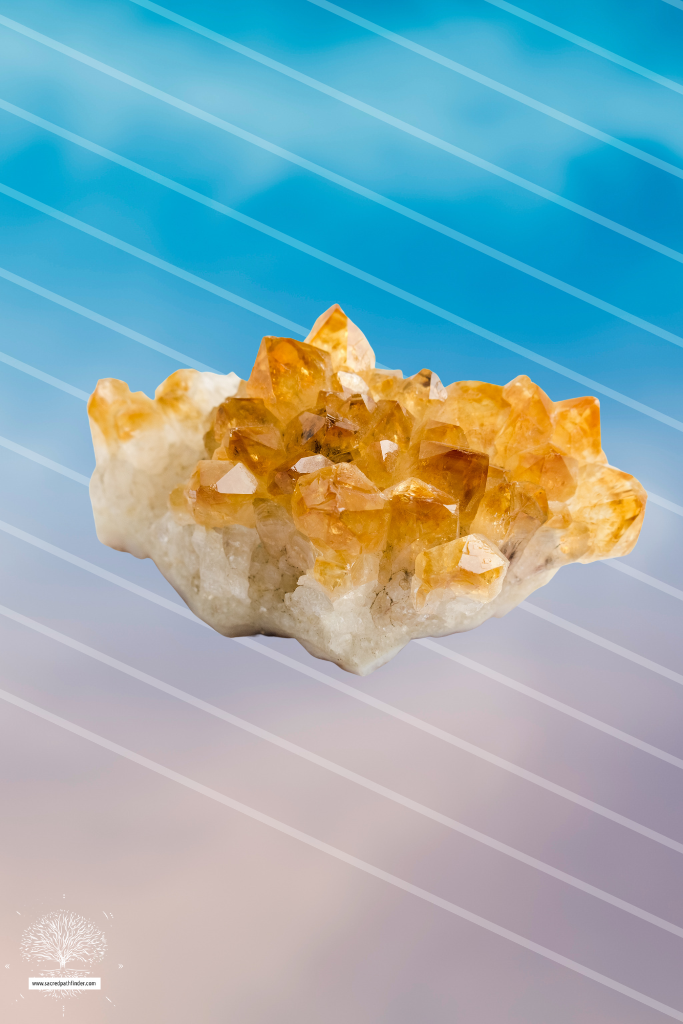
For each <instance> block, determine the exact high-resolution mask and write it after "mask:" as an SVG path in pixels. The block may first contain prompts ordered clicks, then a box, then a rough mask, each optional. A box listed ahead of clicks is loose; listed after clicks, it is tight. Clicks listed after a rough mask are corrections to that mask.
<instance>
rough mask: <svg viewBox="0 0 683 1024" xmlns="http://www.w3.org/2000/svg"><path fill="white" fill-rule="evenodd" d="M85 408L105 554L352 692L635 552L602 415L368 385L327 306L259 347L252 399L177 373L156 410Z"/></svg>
mask: <svg viewBox="0 0 683 1024" xmlns="http://www.w3.org/2000/svg"><path fill="white" fill-rule="evenodd" d="M88 412H89V415H90V424H91V429H92V435H93V443H94V447H95V455H96V459H97V467H96V469H95V472H94V473H93V477H92V480H91V483H90V495H91V500H92V506H93V511H94V515H95V522H96V526H97V534H98V537H99V538H100V540H101V541H102V542H103V543H104V544H108V545H109V546H110V547H113V548H117V549H118V550H120V551H128V552H130V553H131V554H133V555H136V556H137V557H138V558H152V559H153V560H154V562H155V563H156V565H157V566H158V568H159V569H160V570H161V572H162V573H163V574H164V576H165V577H166V579H167V580H168V581H169V582H170V583H171V585H172V586H173V587H175V589H176V590H177V591H178V593H179V594H180V595H181V597H182V598H183V599H184V600H185V601H186V603H187V604H188V605H189V607H190V608H191V609H192V610H193V611H194V612H195V614H196V615H198V616H199V618H201V619H203V620H204V622H206V623H208V624H209V625H211V626H212V627H213V628H214V629H216V630H218V632H220V633H223V634H224V635H225V636H246V635H250V634H255V633H263V634H266V635H271V636H283V637H295V638H296V639H297V640H299V641H300V643H302V644H303V645H304V647H305V648H306V649H307V650H308V651H310V653H311V654H313V655H315V656H316V657H319V658H326V659H328V660H330V661H334V662H336V663H337V664H338V665H340V666H341V667H342V668H344V669H347V670H348V671H350V672H356V673H358V674H360V675H365V674H367V673H368V672H371V671H372V670H373V669H375V668H377V667H378V666H379V665H382V664H384V663H385V662H386V661H388V660H389V659H390V658H391V657H392V656H393V655H394V654H396V653H397V652H398V651H399V650H400V649H401V648H402V647H403V646H404V645H405V644H406V643H407V642H408V641H409V640H411V639H414V638H417V637H423V636H445V635H447V634H449V633H456V632H461V631H463V630H467V629H472V628H473V627H474V626H478V625H479V624H480V623H482V622H484V620H486V619H488V618H489V617H490V616H492V615H497V616H500V615H504V614H505V613H506V612H508V611H509V610H510V609H511V608H513V607H515V605H517V604H518V603H519V602H520V601H521V600H523V599H524V598H525V597H527V596H528V595H529V594H530V593H531V592H532V591H534V590H536V589H537V588H538V587H540V586H543V584H545V583H547V582H548V581H549V580H550V579H551V577H552V576H553V575H554V574H555V572H557V570H558V569H559V568H560V567H561V566H562V565H566V564H567V563H569V562H574V561H579V562H590V561H594V560H595V559H599V558H608V557H609V558H613V557H616V556H618V555H624V554H627V553H628V552H629V551H630V550H631V548H632V547H633V545H634V544H635V542H636V540H637V538H638V534H639V532H640V527H641V523H642V519H643V515H644V511H645V501H646V495H645V491H644V489H643V488H642V487H641V485H640V484H639V483H638V481H637V480H635V479H634V478H633V477H632V476H629V475H628V474H627V473H624V472H622V471H621V470H618V469H615V468H614V467H612V466H610V465H609V464H608V462H607V459H606V457H605V455H604V453H603V451H602V448H601V442H600V408H599V402H598V401H597V399H595V398H590V397H586V398H575V399H566V400H564V401H560V402H552V401H551V400H550V399H549V398H548V396H547V395H546V394H545V393H544V392H543V391H542V390H541V389H540V388H539V387H538V386H537V385H535V384H533V383H532V381H530V380H529V378H528V377H525V376H520V377H516V378H515V379H514V380H513V381H511V382H510V383H509V384H507V385H505V387H500V386H498V385H494V384H485V383H482V382H480V381H458V382H456V383H454V384H451V385H450V386H449V387H444V386H443V384H442V383H441V381H440V380H439V378H438V376H437V375H436V374H435V373H433V372H432V371H431V370H421V371H420V372H419V373H417V374H415V376H413V377H409V378H407V379H404V378H403V376H402V374H401V372H400V371H399V370H378V369H376V368H375V357H374V353H373V351H372V349H371V347H370V345H369V343H368V341H367V339H366V338H365V337H364V335H363V334H362V333H361V331H360V330H359V328H358V327H356V326H355V324H353V323H352V322H351V321H350V320H349V319H348V318H347V317H346V316H345V314H344V313H343V312H342V310H341V309H340V308H339V306H332V307H331V309H329V310H327V312H326V313H324V314H323V315H322V316H321V317H319V319H318V320H317V321H316V323H315V324H314V326H313V329H312V330H311V333H310V334H309V336H308V337H307V339H306V341H305V342H301V341H295V340H294V339H292V338H275V337H266V338H264V339H263V340H262V342H261V345H260V348H259V350H258V353H257V357H256V362H255V364H254V368H253V370H252V372H251V375H250V377H249V379H248V380H246V381H241V380H240V379H239V378H238V377H237V376H236V375H235V374H234V373H229V374H227V375H226V376H222V375H220V374H215V373H200V372H199V371H197V370H178V371H177V372H176V373H173V374H171V376H170V377H169V378H168V379H167V380H166V381H164V383H163V384H161V385H160V386H159V387H158V388H157V390H156V396H155V398H154V399H151V398H148V397H147V396H146V395H144V394H143V393H142V392H135V393H131V391H130V390H129V388H128V385H127V384H124V383H123V382H122V381H119V380H113V379H107V380H101V381H100V382H99V383H98V385H97V388H96V389H95V392H94V393H93V395H92V396H91V398H90V402H89V404H88Z"/></svg>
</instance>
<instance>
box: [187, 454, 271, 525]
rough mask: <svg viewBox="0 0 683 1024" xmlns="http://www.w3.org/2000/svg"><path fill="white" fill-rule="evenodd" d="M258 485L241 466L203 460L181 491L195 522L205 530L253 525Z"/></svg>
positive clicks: (236, 463)
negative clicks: (233, 524) (183, 491)
mask: <svg viewBox="0 0 683 1024" xmlns="http://www.w3.org/2000/svg"><path fill="white" fill-rule="evenodd" d="M257 489H258V481H257V479H256V477H255V476H254V475H253V473H250V472H249V470H248V469H247V467H246V466H244V465H242V463H241V462H235V463H232V462H225V461H222V460H219V459H210V460H209V459H203V460H202V461H201V462H198V463H197V468H196V469H195V471H194V473H193V474H192V476H191V477H190V480H189V482H188V483H187V485H186V487H185V495H186V497H187V501H188V505H189V508H190V510H191V513H192V515H193V517H194V520H195V522H197V523H200V524H201V525H202V526H206V527H208V528H209V529H215V528H217V527H222V526H228V525H229V524H231V523H239V524H241V525H243V526H253V525H254V512H253V501H254V494H255V493H256V491H257Z"/></svg>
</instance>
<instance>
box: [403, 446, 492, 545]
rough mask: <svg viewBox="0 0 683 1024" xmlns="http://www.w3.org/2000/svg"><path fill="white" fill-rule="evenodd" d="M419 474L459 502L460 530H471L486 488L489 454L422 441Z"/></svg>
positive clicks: (464, 531) (465, 531) (419, 455)
mask: <svg viewBox="0 0 683 1024" xmlns="http://www.w3.org/2000/svg"><path fill="white" fill-rule="evenodd" d="M418 460H419V461H418V470H417V472H418V475H419V476H420V477H421V478H422V479H423V480H426V481H427V483H430V484H432V485H433V486H434V487H438V488H439V489H440V490H442V491H445V492H446V493H447V494H450V495H452V499H453V500H455V501H457V502H458V507H459V509H460V529H461V531H462V532H463V533H467V532H468V531H469V528H470V524H471V522H472V520H473V519H474V517H475V515H476V513H477V508H478V507H479V502H480V501H481V499H482V497H483V495H484V490H485V488H486V476H487V472H488V465H489V457H488V455H484V453H483V452H474V451H472V450H471V449H469V448H455V447H453V446H452V445H449V444H443V443H441V442H440V441H421V442H420V446H419V454H418Z"/></svg>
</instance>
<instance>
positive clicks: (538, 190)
mask: <svg viewBox="0 0 683 1024" xmlns="http://www.w3.org/2000/svg"><path fill="white" fill-rule="evenodd" d="M0 25H4V26H5V27H6V28H10V29H12V30H13V31H15V32H19V33H21V34H22V35H25V36H27V38H29V39H33V40H34V41H35V42H38V43H42V44H43V45H44V46H48V47H50V48H51V49H53V50H56V51H57V52H58V53H62V54H64V55H65V56H66V57H71V58H72V59H73V60H77V61H79V62H80V63H81V64H85V65H86V66H87V67H90V68H93V69H94V70H96V71H100V72H102V74H104V75H108V76H109V77H110V78H114V79H116V81H119V82H123V83H124V84H125V85H129V86H131V88H133V89H137V90H138V91H139V92H142V93H145V94H146V95H147V96H153V97H154V98H155V99H158V100H160V101H161V102H162V103H167V104H168V105H169V106H172V107H175V108H176V109H177V110H182V111H183V112H184V113H186V114H190V115H191V116H192V117H196V118H198V119H199V120H201V121H205V122H206V123H207V124H210V125H213V126H214V127H215V128H220V129H221V131H225V132H229V133H230V134H231V135H234V136H235V137H236V138H239V139H242V140H244V141H245V142H249V143H251V144H252V145H254V146H258V147H259V148H260V149H264V150H266V151H267V152H268V153H272V154H273V155H274V156H278V157H281V158H282V159H283V160H287V161H289V162H290V163H292V164H295V165H296V166H297V167H302V168H303V169H304V170H307V171H311V172H312V173H313V174H317V175H319V176H320V177H323V178H326V179H327V180H328V181H332V182H334V183H335V184H337V185H341V186H342V187H343V188H348V189H350V190H351V191H353V192H357V193H358V195H363V196H366V197H367V198H374V199H375V201H377V202H382V203H383V205H386V206H387V207H389V208H390V209H398V208H399V205H400V204H398V203H396V204H393V203H392V204H391V206H390V205H389V204H390V201H389V200H386V201H385V200H384V199H383V197H381V196H378V195H377V193H374V192H372V191H371V190H370V189H365V188H364V187H363V186H361V185H357V184H356V183H355V182H352V181H350V180H349V179H348V178H344V177H343V176H342V175H340V174H336V173H335V172H334V171H330V170H328V169H327V168H326V167H321V166H320V165H319V164H315V163H313V162H312V161H311V160H306V159H304V157H301V156H298V155H297V154H296V153H291V152H290V151H289V150H287V149H283V148H282V147H281V146H276V145H275V144H274V143H272V142H268V140H267V139H262V138H260V137H259V136H258V135H254V134H252V132H247V131H245V130H244V129H243V128H239V127H238V126H237V125H234V124H231V123H230V122H229V121H224V120H223V119H222V118H220V117H216V115H215V114H210V113H208V111H206V110H202V109H201V108H200V107H196V106H194V105H193V104H192V103H186V102H185V100H181V99H179V98H178V97H177V96H172V95H171V94H170V93H167V92H164V91H163V90H162V89H157V88H156V87H155V86H153V85H149V84H148V83H147V82H142V81H141V80H140V79H139V78H133V77H132V76H131V75H127V74H125V72H123V71H119V70H118V69H117V68H113V67H110V66H109V65H108V64H103V63H102V61H99V60H95V59H94V58H93V57H89V56H88V55H87V54H85V53H80V52H79V51H78V50H74V49H73V48H72V47H70V46H65V45H64V43H59V42H57V40H55V39H51V38H50V37H49V36H45V35H42V34H41V33H40V32H36V31H35V30H34V29H31V28H28V27H27V26H26V25H21V24H19V22H16V21H12V20H11V19H10V18H6V17H5V16H4V15H0ZM451 149H452V151H453V153H454V155H455V156H458V157H459V158H460V159H462V160H465V161H466V162H468V163H471V164H472V165H473V166H475V167H479V168H480V169H481V170H484V171H488V172H489V173H490V174H495V175H497V177H499V178H502V179H503V180H505V181H509V182H510V183H511V184H513V185H517V186H519V188H523V189H526V190H527V191H528V192H533V193H534V195H537V196H540V197H541V198H542V199H546V200H548V201H549V202H551V203H555V204H556V205H558V206H562V207H563V208H564V209H566V210H569V211H570V212H572V213H575V214H578V215H579V216H580V217H585V218H586V219H587V220H591V221H593V222H594V223H595V224H599V225H601V226H602V227H604V228H607V229H608V230H610V231H615V232H616V233H617V234H620V235H623V236H624V238H630V239H631V241H634V242H638V243H639V244H640V245H645V246H647V247H648V248H650V249H654V250H655V252H659V253H661V254H662V255H664V256H670V257H671V258H672V259H676V260H678V261H679V262H680V261H681V259H682V258H683V255H682V254H681V253H678V252H676V251H675V250H673V249H669V248H668V247H667V246H665V245H662V244H661V242H656V241H654V239H652V238H648V237H647V236H646V235H641V234H640V233H639V232H638V231H633V230H632V229H631V228H627V227H625V226H624V225H623V224H619V223H617V221H613V220H610V219H609V217H603V216H602V214H599V213H595V211H593V210H589V209H588V208H587V207H585V206H581V205H579V203H574V202H572V201H571V200H570V199H565V198H564V196H560V195H557V194H556V193H555V192H551V191H550V190H549V189H546V188H543V187H542V186H541V185H537V184H535V182H532V181H527V179H526V178H521V177H520V176H519V175H517V174H513V173H512V172H511V171H507V170H505V169H504V168H503V167H498V166H497V165H496V164H492V163H490V162H489V161H488V160H483V159H482V158H481V157H478V156H475V155H474V154H473V153H468V152H467V151H466V150H464V149H458V148H457V147H455V146H453V147H451ZM402 209H404V210H405V209H406V208H405V207H403V208H402ZM406 216H409V214H406ZM414 219H417V217H415V218H414ZM425 219H426V220H427V219H428V218H425Z"/></svg>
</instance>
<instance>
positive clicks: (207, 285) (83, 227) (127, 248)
mask: <svg viewBox="0 0 683 1024" xmlns="http://www.w3.org/2000/svg"><path fill="white" fill-rule="evenodd" d="M0 193H3V194H4V195H6V196H9V198H10V199H16V200H17V202H19V203H23V204H24V205H25V206H30V207H31V209H33V210H38V211H39V212H40V213H44V214H47V216H48V217H53V218H54V219H55V220H59V221H61V222H62V223H63V224H68V225H69V227H72V228H77V230H78V231H83V232H84V234H86V235H90V236H91V237H92V238H97V239H98V241H100V242H106V243H107V245H112V246H114V248H115V249H120V250H121V251H122V252H125V253H128V255H129V256H135V257H137V259H139V260H144V262H145V263H149V264H151V266H153V267H157V268H158V269H159V270H165V271H166V272H167V273H168V274H173V275H174V277H179V278H180V279H181V280H183V281H187V282H188V283H189V284H194V285H196V286H197V287H198V288H202V289H203V290H204V291H206V292H211V293H212V294H213V295H218V296H219V298H221V299H226V300H227V301H228V302H232V303H234V305H236V306H241V307H242V309H248V310H249V312H250V313H256V314H258V316H262V317H264V318H265V319H266V320H271V321H272V322H273V323H276V324H278V326H280V327H286V328H287V329H288V330H292V331H296V333H297V334H303V335H306V334H307V333H308V332H307V330H306V328H305V327H302V325H301V324H295V323H292V321H291V320H287V318H286V317H283V316H280V315H279V314H278V313H273V312H271V310H269V309H265V308H264V307H263V306H258V305H257V304H256V303H255V302H250V301H249V299H243V298H242V296H241V295H236V294H235V292H229V291H228V290H227V289H226V288H220V287H219V286H218V285H217V284H213V282H212V281H206V280H205V279H204V278H203V277H197V275H196V274H191V273H190V272H189V271H188V270H183V268H182V267H176V266H175V264H173V263H168V262H167V261H166V260H162V259H159V257H158V256H153V255H152V253H149V252H146V251H145V250H144V249H138V247H137V246H135V245H130V243H129V242H124V241H123V239H121V238H117V237H116V236H115V235H110V234H108V233H107V232H106V231H100V229H99V228H95V227H93V226H92V225H91V224H86V223H85V221H82V220H77V219H76V217H70V216H69V214H68V213H62V211H61V210H56V209H55V208H54V207H52V206H47V205H46V204H45V203H41V202H40V201H39V200H38V199H33V198H32V196H27V195H24V193H23V192H17V190H16V189H13V188H10V187H9V186H8V185H3V184H1V183H0ZM681 342H682V344H683V339H681Z"/></svg>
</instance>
